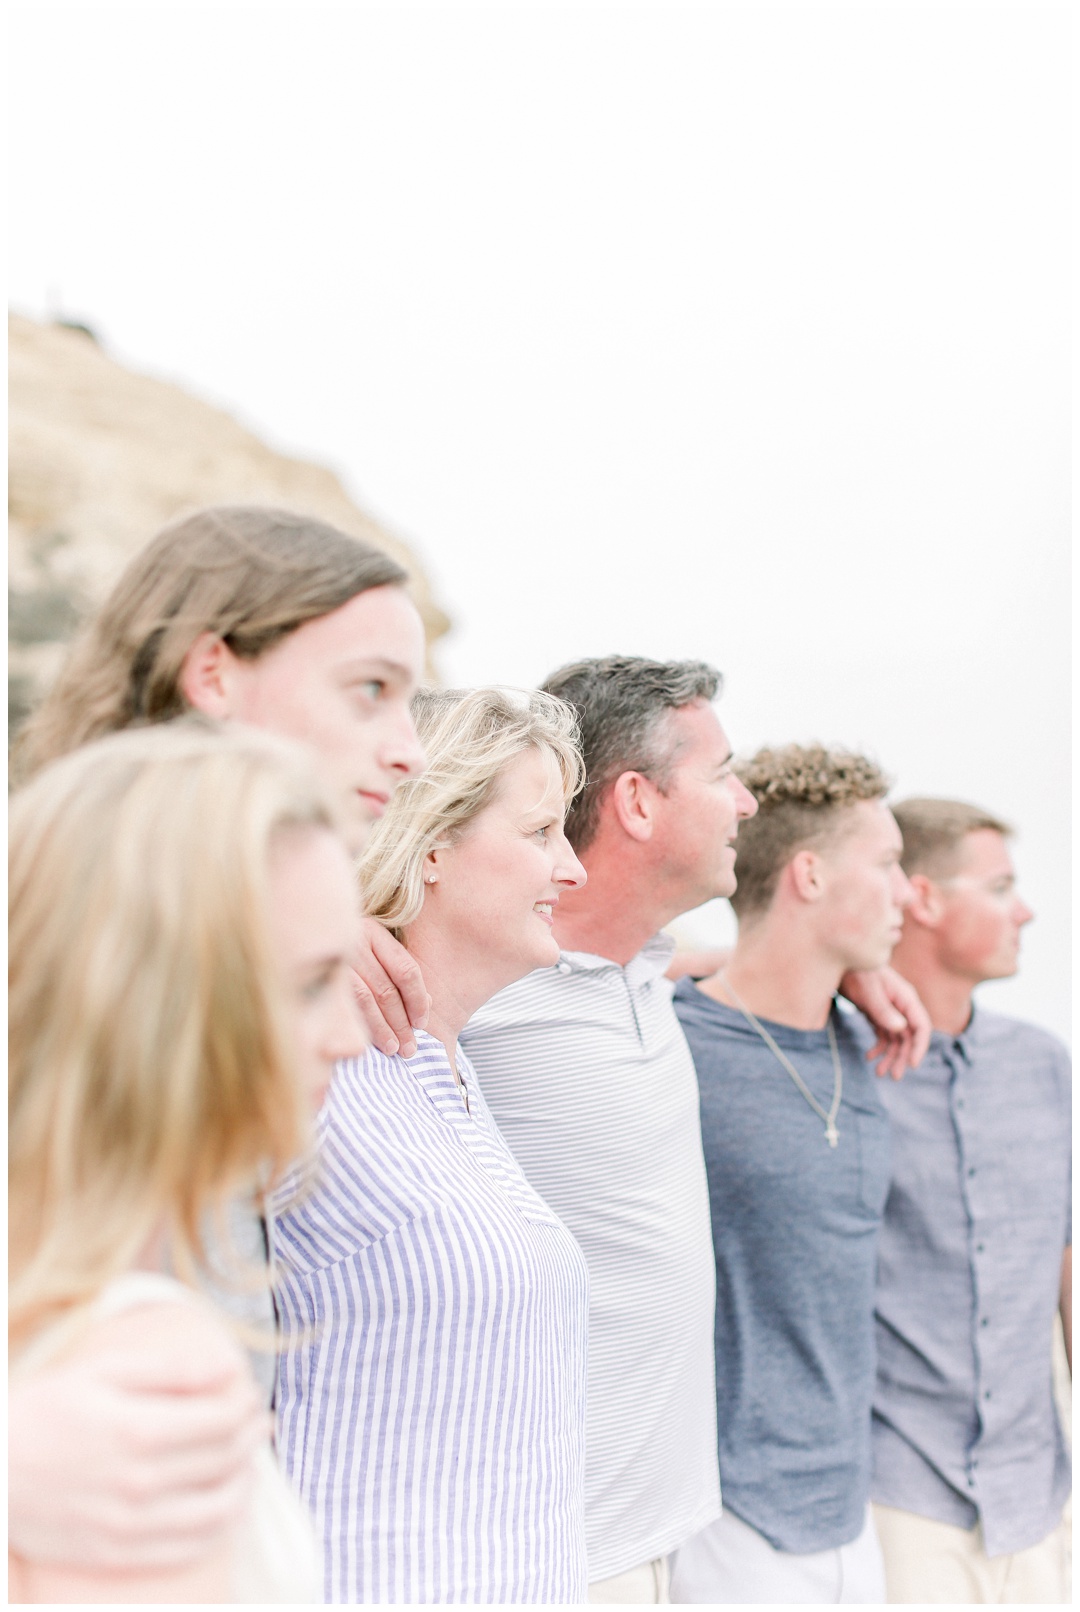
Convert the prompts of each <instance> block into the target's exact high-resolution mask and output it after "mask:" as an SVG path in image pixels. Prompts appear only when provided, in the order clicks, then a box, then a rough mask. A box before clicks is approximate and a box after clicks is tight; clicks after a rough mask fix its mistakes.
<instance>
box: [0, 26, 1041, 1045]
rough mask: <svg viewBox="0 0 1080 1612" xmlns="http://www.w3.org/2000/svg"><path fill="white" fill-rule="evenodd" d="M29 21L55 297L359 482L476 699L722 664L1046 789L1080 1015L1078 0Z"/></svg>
mask: <svg viewBox="0 0 1080 1612" xmlns="http://www.w3.org/2000/svg"><path fill="white" fill-rule="evenodd" d="M9 16H10V19H11V23H10V27H11V46H12V57H13V60H12V66H11V73H10V78H11V99H12V102H13V126H14V129H15V136H14V140H13V180H12V219H11V232H10V241H11V253H10V257H11V278H10V301H11V303H12V305H13V306H14V307H16V308H17V309H19V310H20V311H23V312H27V313H31V314H36V315H38V316H43V315H45V314H46V313H49V312H53V311H59V312H61V313H63V314H64V315H66V316H68V317H81V318H85V319H86V320H88V321H89V322H90V323H91V324H92V325H93V326H94V327H95V328H96V329H97V330H98V331H99V332H100V334H101V336H102V338H103V340H104V341H105V344H106V346H107V347H108V348H109V350H110V351H112V352H113V353H114V355H115V356H117V357H118V358H120V359H121V360H123V361H125V362H128V363H130V364H131V365H133V366H134V367H136V368H139V369H142V370H146V371H149V372H151V373H155V374H158V375H161V376H164V377H167V378H172V379H175V380H177V381H179V382H180V383H181V384H183V385H184V386H186V387H187V388H188V389H189V390H191V391H193V392H196V393H198V394H200V395H202V396H204V397H206V398H208V399H210V400H211V401H214V402H217V403H219V404H223V405H224V406H225V407H227V408H229V409H230V410H231V411H232V412H233V413H235V414H236V415H237V416H238V417H239V418H240V419H242V420H243V421H244V422H245V423H247V424H248V425H250V426H251V427H253V428H254V429H256V430H257V431H258V432H260V434H262V435H263V436H264V437H265V438H266V439H267V440H269V441H270V442H272V443H273V444H274V445H276V446H278V447H280V448H282V449H284V450H286V451H288V452H291V453H296V454H300V455H303V456H306V457H310V458H313V459H317V460H319V461H322V462H324V463H328V464H330V465H332V466H333V467H334V468H335V469H336V470H337V471H338V472H339V473H340V474H341V475H342V477H343V479H344V481H345V482H346V485H347V486H348V488H349V490H350V491H351V492H352V494H353V495H354V497H355V498H356V499H357V500H358V501H359V502H361V503H362V504H364V505H366V506H367V507H368V508H369V509H371V510H372V511H373V512H374V513H375V514H377V515H379V516H381V517H382V518H383V519H384V520H385V521H386V522H387V523H388V524H390V525H391V526H392V527H393V528H394V529H396V530H397V531H399V532H400V533H401V534H402V535H403V536H404V537H405V538H406V539H407V540H408V541H409V542H410V543H411V544H412V545H413V547H414V549H415V550H416V552H417V553H418V554H419V555H420V556H421V558H422V559H423V561H424V563H425V565H426V566H427V568H428V570H429V572H430V573H431V574H432V576H433V577H434V579H435V582H436V585H437V588H438V591H439V595H440V598H441V601H442V602H443V604H444V605H445V606H446V608H447V609H448V610H449V612H450V614H451V615H452V617H453V619H454V622H455V630H454V633H453V636H452V637H451V638H450V639H449V640H447V641H446V642H445V644H444V646H443V647H442V650H441V654H440V656H439V660H440V665H441V668H442V671H443V673H444V675H445V677H446V678H447V679H448V680H450V681H456V682H478V681H488V680H492V681H500V682H516V683H523V684H527V683H532V682H535V681H536V680H538V679H539V678H541V677H542V676H543V675H544V674H545V673H546V672H547V671H549V670H551V669H553V668H554V667H555V666H556V665H558V664H560V663H561V662H563V661H565V660H568V659H571V658H576V657H578V656H580V655H587V654H602V653H605V652H607V651H611V650H620V651H623V652H626V653H637V654H646V655H656V656H661V657H665V658H666V657H669V656H678V657H682V656H694V657H701V658H704V659H708V660H712V661H715V662H716V663H717V664H718V665H719V666H721V667H722V668H723V669H724V672H725V674H726V690H725V694H724V698H723V704H722V706H721V712H722V715H723V719H724V721H725V723H726V725H727V727H728V730H729V732H730V734H731V736H732V738H733V740H734V741H735V743H736V745H737V746H738V747H739V748H740V749H743V750H748V749H750V748H752V747H755V746H757V745H758V744H760V743H763V742H765V741H784V740H803V741H805V740H810V739H814V738H821V739H824V740H828V741H834V740H835V741H841V742H845V743H848V744H852V745H857V746H864V747H867V748H869V749H870V750H871V751H872V752H873V753H874V754H875V755H876V756H877V757H878V759H879V760H880V761H881V762H882V763H883V764H884V765H885V766H886V768H887V769H888V770H889V771H890V772H891V773H892V774H893V776H894V777H895V779H896V785H897V793H898V794H905V793H930V794H945V795H954V796H959V797H961V798H966V799H971V800H974V801H977V802H980V803H982V804H985V805H987V806H989V807H991V808H992V809H995V810H997V811H999V812H1001V813H1003V814H1004V815H1005V816H1006V817H1008V818H1010V819H1011V820H1013V821H1014V822H1015V823H1016V825H1017V827H1018V829H1019V831H1020V833H1019V839H1018V842H1017V847H1016V854H1017V859H1018V863H1019V867H1020V871H1021V876H1022V888H1023V889H1024V891H1025V893H1026V895H1027V896H1028V898H1029V900H1030V901H1031V903H1032V905H1033V906H1034V907H1035V908H1036V909H1037V912H1038V919H1037V922H1036V923H1035V924H1033V925H1032V926H1031V928H1030V929H1029V931H1028V935H1027V940H1026V944H1025V949H1024V963H1023V973H1022V975H1021V976H1020V977H1019V978H1018V979H1017V980H1015V981H1010V982H1007V983H1004V984H1001V985H996V986H992V987H988V988H987V989H986V990H985V993H984V995H983V998H982V999H983V1000H984V1001H985V1002H986V1003H987V1005H988V1006H997V1007H999V1008H1001V1009H1003V1010H1004V1011H1008V1012H1015V1013H1018V1014H1021V1015H1024V1016H1028V1017H1031V1018H1034V1019H1036V1020H1038V1021H1039V1022H1041V1023H1044V1024H1046V1025H1048V1026H1050V1027H1051V1028H1053V1029H1055V1030H1056V1031H1057V1032H1058V1033H1060V1034H1062V1035H1067V1034H1068V1012H1069V982H1070V974H1069V957H1068V941H1069V926H1068V918H1069V884H1070V880H1069V875H1068V831H1069V812H1068V788H1069V779H1070V767H1069V759H1068V744H1069V723H1068V705H1067V701H1068V687H1069V683H1068V678H1069V659H1068V582H1069V577H1068V560H1069V555H1068V534H1069V429H1070V422H1069V388H1070V372H1069V348H1068V329H1069V301H1068V299H1069V291H1070V265H1069V257H1068V249H1069V238H1068V221H1069V167H1068V164H1069V155H1068V153H1069V104H1068V96H1069V85H1070V49H1069V7H1068V6H1067V5H1065V4H1054V5H1046V4H1037V3H1024V4H1022V5H1000V6H999V5H993V4H989V3H978V4H963V5H959V4H958V5H954V4H951V3H949V0H935V3H932V4H927V5H922V6H920V5H915V4H897V5H886V4H877V3H874V0H858V3H857V4H850V5H831V6H827V5H820V4H816V3H813V0H806V3H803V4H798V5H787V6H782V5H772V4H769V3H765V0H754V3H753V4H747V5H736V4H716V3H714V4H708V5H695V6H689V5H678V4H674V3H672V0H667V3H666V4H664V5H663V6H632V5H615V6H604V5H596V4H589V3H587V0H582V3H578V4H575V5H572V6H560V5H555V4H543V5H526V4H515V3H513V0H500V3H499V4H497V5H486V6H475V5H473V6H469V5H458V4H449V3H448V4H440V5H415V4H411V3H409V0H394V4H392V5H381V4H380V5H374V4H364V3H357V0H353V3H350V4H348V5H343V6H326V5H320V4H317V3H311V0H309V3H306V4H304V5H302V6H299V5H284V6H272V5H267V4H262V5H259V6H257V7H247V6H239V5H234V4H229V3H225V0H218V3H217V4H215V5H214V6H213V7H197V6H192V5H187V6H182V7H173V6H168V5H158V4H152V3H146V0H144V3H142V4H140V5H138V6H134V7H121V6H104V5H96V4H79V5H74V6H58V5H52V4H47V3H43V0H36V3H35V4H34V5H32V6H13V7H10V8H9ZM148 535H149V534H148ZM726 917H727V915H726V909H725V912H724V913H723V914H720V915H718V914H716V913H714V912H712V911H711V909H710V911H709V913H707V914H706V916H705V917H703V918H700V919H699V920H698V923H697V926H696V927H694V928H692V929H691V930H689V931H688V933H691V934H693V935H695V936H701V937H702V938H703V937H704V936H705V935H707V934H711V933H717V934H723V933H725V932H726Z"/></svg>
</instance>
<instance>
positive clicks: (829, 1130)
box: [825, 1120, 840, 1147]
mask: <svg viewBox="0 0 1080 1612" xmlns="http://www.w3.org/2000/svg"><path fill="white" fill-rule="evenodd" d="M825 1140H826V1141H827V1142H828V1144H829V1146H830V1147H835V1146H836V1144H837V1142H839V1140H840V1132H839V1131H838V1130H837V1129H836V1126H835V1125H834V1124H833V1122H832V1120H830V1121H829V1123H828V1124H827V1125H826V1127H825Z"/></svg>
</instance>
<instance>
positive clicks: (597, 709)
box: [543, 655, 721, 851]
mask: <svg viewBox="0 0 1080 1612" xmlns="http://www.w3.org/2000/svg"><path fill="white" fill-rule="evenodd" d="M720 685H721V677H720V673H719V672H718V671H717V670H716V668H715V666H709V665H707V664H706V662H705V661H700V660H672V661H656V660H643V659H642V658H641V657H640V656H638V655H605V656H604V657H603V658H601V659H597V660H579V661H574V662H573V663H572V664H571V665H569V666H561V667H560V668H559V670H558V671H557V672H553V673H552V674H551V676H550V677H549V678H547V679H546V681H545V682H544V684H543V688H544V689H545V690H546V692H547V693H548V694H554V695H557V696H558V697H559V699H562V700H565V701H566V702H567V704H568V705H572V706H573V707H574V709H575V711H576V712H577V715H578V721H579V723H580V725H581V747H582V753H583V754H584V757H585V771H586V775H587V781H586V784H585V788H584V789H583V790H582V791H581V793H580V794H579V795H578V797H577V799H576V800H575V801H574V803H573V805H572V806H571V808H570V812H569V814H568V816H567V820H566V836H567V838H568V839H569V841H570V843H571V845H572V846H573V847H574V849H575V851H583V850H584V849H585V848H586V846H588V845H589V843H590V842H591V841H592V840H593V839H594V838H595V836H596V831H597V829H598V827H599V824H600V804H601V801H602V800H603V797H604V795H605V793H606V792H607V790H608V789H609V788H610V787H611V785H612V784H613V783H614V782H615V780H616V778H618V777H619V775H620V774H621V773H624V772H640V773H643V774H644V775H645V776H646V777H647V778H651V779H652V781H653V783H655V784H656V785H657V787H658V788H660V789H666V788H667V787H668V784H669V782H670V779H671V769H672V766H673V764H674V761H675V756H676V752H677V749H678V745H677V741H676V740H675V738H674V737H673V735H672V734H671V733H670V732H669V731H667V727H668V724H667V720H666V719H667V714H668V712H669V711H674V710H678V708H679V707H680V706H684V705H690V704H691V703H692V702H693V701H694V700H714V699H715V698H716V696H717V694H718V693H719V691H720Z"/></svg>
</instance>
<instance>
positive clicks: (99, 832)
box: [8, 718, 335, 1336]
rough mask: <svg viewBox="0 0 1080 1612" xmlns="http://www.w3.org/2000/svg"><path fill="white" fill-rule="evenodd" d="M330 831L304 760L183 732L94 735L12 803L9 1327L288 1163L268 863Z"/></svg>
mask: <svg viewBox="0 0 1080 1612" xmlns="http://www.w3.org/2000/svg"><path fill="white" fill-rule="evenodd" d="M334 826H335V814H334V806H333V804H332V801H331V800H330V798H329V797H328V796H327V794H326V792H325V791H324V789H323V788H322V786H321V784H320V783H319V782H318V781H317V780H316V779H315V777H314V776H313V775H312V773H311V771H310V769H309V766H308V763H307V761H306V759H305V757H304V755H303V752H302V751H300V750H299V749H298V748H294V747H293V746H292V745H290V744H287V743H285V742H284V741H282V740H277V739H272V738H270V737H269V736H268V735H266V734H262V733H254V732H251V731H249V730H245V729H230V730H229V731H224V730H220V729H217V728H214V727H213V726H211V725H210V724H209V723H205V722H203V721H201V720H200V719H194V718H189V719H187V720H185V721H181V722H178V723H173V724H170V725H169V726H167V727H161V728H152V729H141V730H138V731H135V732H129V733H122V734H114V735H112V736H111V737H109V738H107V739H103V740H99V741H98V742H97V743H96V744H93V745H89V746H87V747H85V748H84V749H81V750H78V751H75V752H73V753H72V754H71V755H70V756H66V757H64V758H63V759H62V760H60V761H57V762H54V763H53V764H52V765H51V766H49V767H47V768H45V769H44V770H43V771H42V772H40V773H39V774H38V775H37V777H36V778H35V779H34V780H33V782H32V783H31V784H29V785H28V786H27V787H26V788H25V789H23V790H21V791H20V792H19V793H18V794H17V795H16V796H15V797H14V799H13V801H12V805H11V844H10V854H9V875H8V877H9V920H10V968H9V985H10V1009H9V1055H10V1070H9V1102H10V1111H9V1131H8V1135H9V1153H10V1220H9V1227H10V1275H11V1290H10V1312H9V1314H10V1324H11V1327H12V1333H13V1336H18V1335H24V1334H25V1333H26V1332H28V1331H32V1330H33V1329H34V1328H35V1327H36V1326H37V1325H39V1324H40V1323H41V1322H42V1321H43V1320H45V1319H47V1318H48V1316H49V1315H50V1313H53V1312H56V1311H60V1310H63V1309H65V1308H67V1307H69V1306H72V1305H78V1304H79V1303H81V1302H85V1301H87V1300H89V1299H91V1298H92V1297H93V1296H94V1295H95V1294H96V1293H97V1292H98V1291H99V1290H100V1289H101V1287H102V1286H104V1284H105V1283H106V1282H108V1281H109V1280H111V1278H112V1277H113V1276H115V1275H117V1274H119V1273H120V1272H122V1271H124V1270H126V1269H128V1268H130V1267H131V1266H132V1265H133V1264H134V1263H135V1262H136V1261H137V1260H138V1259H139V1257H140V1255H141V1254H142V1253H143V1252H144V1251H145V1249H146V1247H147V1245H148V1243H149V1242H150V1241H152V1240H153V1239H154V1238H155V1237H157V1236H158V1235H160V1234H161V1233H162V1232H163V1233H164V1238H165V1244H166V1246H167V1248H168V1252H169V1256H170V1259H171V1261H172V1263H173V1267H174V1269H175V1270H176V1272H177V1274H178V1275H182V1276H186V1277H188V1279H192V1278H193V1276H194V1273H195V1271H196V1268H197V1267H198V1266H199V1265H200V1263H201V1262H202V1261H203V1257H204V1248H203V1241H202V1231H203V1228H204V1225H205V1220H206V1217H207V1215H208V1213H209V1212H210V1211H212V1210H213V1209H214V1208H215V1206H223V1205H224V1203H225V1202H226V1200H227V1199H228V1198H229V1197H230V1196H232V1195H233V1194H235V1193H237V1192H238V1191H240V1190H247V1189H250V1188H251V1187H253V1186H254V1185H256V1184H261V1185H269V1184H270V1183H271V1182H272V1181H273V1180H275V1179H277V1178H279V1177H280V1176H281V1175H282V1174H283V1172H284V1171H285V1169H286V1168H287V1166H288V1165H289V1164H290V1163H291V1162H292V1161H295V1159H296V1158H297V1156H298V1155H300V1154H302V1153H303V1152H304V1150H305V1149H306V1147H307V1146H308V1145H309V1141H310V1132H309V1123H310V1122H309V1117H308V1114H307V1105H306V1100H305V1097H304V1093H303V1091H302V1089H301V1086H300V1082H299V1079H298V1075H297V1072H296V1070H295V1067H294V1062H293V1056H292V1053H291V1051H290V1042H289V1039H288V1029H287V1026H286V1025H285V1024H284V1023H283V1021H282V1019H281V1016H280V1015H281V1009H280V1006H279V1003H278V1001H277V995H278V992H277V991H276V990H275V980H276V965H275V959H274V957H273V955H272V954H271V952H270V950H269V940H268V922H267V916H268V880H269V860H270V854H271V848H272V844H273V843H274V841H275V837H276V836H278V835H280V834H281V833H282V832H284V831H288V830H294V831H298V830H304V829H307V830H308V831H311V830H313V829H329V828H332V827H334Z"/></svg>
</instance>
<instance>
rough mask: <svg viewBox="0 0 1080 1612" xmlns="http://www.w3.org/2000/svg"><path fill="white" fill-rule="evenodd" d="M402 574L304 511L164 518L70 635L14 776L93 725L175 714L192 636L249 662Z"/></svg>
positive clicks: (100, 727)
mask: <svg viewBox="0 0 1080 1612" xmlns="http://www.w3.org/2000/svg"><path fill="white" fill-rule="evenodd" d="M405 581H407V573H406V572H405V571H404V570H403V569H402V567H401V566H400V565H399V564H398V563H397V561H396V560H393V559H391V558H390V556H389V555H388V554H384V553H383V552H382V550H381V549H377V548H374V547H373V546H372V545H371V544H370V543H365V542H363V541H362V540H361V539H360V538H356V537H349V536H348V535H347V534H346V533H345V532H339V531H338V529H337V528H336V527H334V526H330V525H328V524H327V522H326V521H320V520H316V519H315V518H314V517H313V516H310V515H294V514H291V513H290V512H289V511H287V510H281V509H262V508H258V507H256V506H254V505H242V504H237V505H232V506H226V505H223V506H221V507H219V508H213V509H202V510H199V511H197V513H195V514H194V515H188V516H186V517H185V518H184V519H183V520H178V521H173V522H172V523H171V524H170V525H168V526H166V527H165V528H164V529H163V530H162V531H160V532H159V533H158V534H157V536H156V537H155V538H153V539H152V540H151V541H150V542H149V543H148V544H147V545H146V547H145V548H144V549H142V550H140V552H139V553H138V554H136V555H135V556H134V558H133V559H132V560H130V561H129V563H128V565H127V566H126V568H125V569H124V571H123V573H122V575H121V576H120V579H119V581H118V582H117V583H116V585H115V587H114V588H113V590H112V592H111V593H110V595H109V597H108V598H107V599H106V600H105V602H104V604H103V605H102V606H101V608H100V609H99V610H98V611H97V612H96V613H95V614H94V615H93V616H92V617H91V618H90V620H89V621H88V622H87V623H86V624H85V626H84V627H83V628H82V630H81V632H80V633H79V635H78V636H77V637H76V639H75V641H74V643H73V644H72V646H71V649H70V651H69V653H68V657H67V660H66V661H65V663H64V665H63V667H62V668H61V671H60V674H59V676H58V677H57V679H56V682H55V683H54V684H53V686H52V688H51V689H50V690H49V693H48V694H47V695H46V696H45V698H44V700H43V701H42V703H41V705H40V706H39V708H38V709H37V711H36V712H34V714H33V715H32V716H31V717H30V719H29V721H28V722H27V724H26V726H25V727H24V729H23V730H22V732H21V733H20V735H19V738H18V740H17V742H16V745H15V748H14V751H13V767H14V769H15V772H16V775H17V776H18V777H20V778H28V777H29V776H30V775H31V774H32V773H33V772H35V771H36V770H37V768H38V767H42V766H44V765H45V764H46V763H47V762H49V761H53V760H55V758H56V757H57V756H62V755H65V754H66V753H67V752H68V751H69V750H74V749H75V748H76V747H77V746H78V745H82V744H87V743H89V741H90V740H92V739H97V738H100V737H101V735H103V734H105V733H112V732H115V731H116V730H118V729H120V728H127V727H132V726H135V725H139V724H145V723H148V722H168V721H170V720H171V719H172V718H173V717H176V716H181V715H182V714H183V713H184V712H185V711H186V710H187V709H188V707H187V704H186V702H185V700H184V696H183V693H182V692H181V689H180V676H181V672H182V670H183V666H184V659H185V656H186V655H187V652H188V650H189V649H190V648H191V646H192V645H193V644H194V642H195V640H196V639H197V638H198V637H199V636H200V634H202V633H204V632H212V633H217V634H218V635H219V636H220V637H221V638H222V639H224V641H225V643H226V644H227V645H228V646H229V648H230V649H231V650H232V652H233V653H234V654H235V655H238V656H239V657H240V658H241V659H242V660H254V659H255V658H256V657H257V656H259V655H262V654H263V653H264V652H265V651H266V650H268V649H270V648H272V646H273V645H274V644H276V643H277V642H278V641H279V640H280V639H281V638H284V637H285V635H286V634H287V633H290V632H294V631H295V630H296V628H297V627H302V626H303V625H304V623H305V622H308V621H315V620H317V619H318V618H319V617H320V616H326V615H329V614H330V613H331V612H332V611H334V610H337V609H339V608H340V606H341V605H343V604H347V603H348V601H349V600H350V599H352V598H354V597H355V596H356V594H358V593H364V592H366V591H367V589H369V588H378V587H384V586H386V585H387V584H388V583H389V584H394V583H396V584H401V583H404V582H405Z"/></svg>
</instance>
